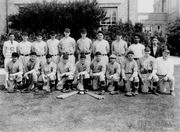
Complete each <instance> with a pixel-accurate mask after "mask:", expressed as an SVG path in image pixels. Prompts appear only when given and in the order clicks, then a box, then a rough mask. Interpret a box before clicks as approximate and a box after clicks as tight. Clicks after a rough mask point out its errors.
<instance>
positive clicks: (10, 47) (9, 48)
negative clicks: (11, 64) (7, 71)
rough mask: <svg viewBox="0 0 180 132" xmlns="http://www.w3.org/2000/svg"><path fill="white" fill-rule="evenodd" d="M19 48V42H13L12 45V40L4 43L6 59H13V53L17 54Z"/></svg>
mask: <svg viewBox="0 0 180 132" xmlns="http://www.w3.org/2000/svg"><path fill="white" fill-rule="evenodd" d="M17 46H18V42H17V41H13V42H12V43H11V41H10V40H8V41H6V42H4V45H3V55H4V57H5V58H11V54H12V53H13V52H17Z"/></svg>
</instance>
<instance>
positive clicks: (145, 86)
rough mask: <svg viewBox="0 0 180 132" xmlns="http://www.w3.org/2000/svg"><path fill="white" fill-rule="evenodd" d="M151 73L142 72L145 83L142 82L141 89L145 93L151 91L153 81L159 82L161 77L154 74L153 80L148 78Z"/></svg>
mask: <svg viewBox="0 0 180 132" xmlns="http://www.w3.org/2000/svg"><path fill="white" fill-rule="evenodd" d="M150 74H151V73H148V74H142V78H143V79H144V84H141V91H142V92H143V93H147V92H148V91H149V87H150V88H152V84H151V81H152V82H158V80H159V78H158V76H157V75H153V77H152V80H147V78H148V77H149V76H150Z"/></svg>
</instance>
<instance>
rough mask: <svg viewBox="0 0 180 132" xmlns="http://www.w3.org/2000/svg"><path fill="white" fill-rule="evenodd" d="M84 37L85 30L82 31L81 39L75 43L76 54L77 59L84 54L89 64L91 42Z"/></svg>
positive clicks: (85, 34)
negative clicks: (77, 55)
mask: <svg viewBox="0 0 180 132" xmlns="http://www.w3.org/2000/svg"><path fill="white" fill-rule="evenodd" d="M86 36H87V31H86V29H82V30H81V38H80V39H78V41H77V53H78V54H79V58H80V55H81V54H85V55H86V60H87V61H89V62H91V55H90V54H91V50H92V41H91V40H90V39H89V38H88V37H86Z"/></svg>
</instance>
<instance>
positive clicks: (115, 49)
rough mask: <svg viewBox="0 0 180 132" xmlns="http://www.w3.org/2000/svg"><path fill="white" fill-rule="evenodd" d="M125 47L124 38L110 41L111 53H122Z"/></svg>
mask: <svg viewBox="0 0 180 132" xmlns="http://www.w3.org/2000/svg"><path fill="white" fill-rule="evenodd" d="M126 49H127V43H126V41H124V40H122V39H121V40H120V41H117V40H115V41H113V42H112V54H115V55H116V56H118V55H124V54H125V52H126Z"/></svg>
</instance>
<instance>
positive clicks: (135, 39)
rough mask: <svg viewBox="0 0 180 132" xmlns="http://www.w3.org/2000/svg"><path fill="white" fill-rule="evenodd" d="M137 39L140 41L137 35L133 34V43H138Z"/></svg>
mask: <svg viewBox="0 0 180 132" xmlns="http://www.w3.org/2000/svg"><path fill="white" fill-rule="evenodd" d="M139 41H140V39H139V37H138V36H135V37H134V43H135V44H138V43H139Z"/></svg>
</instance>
